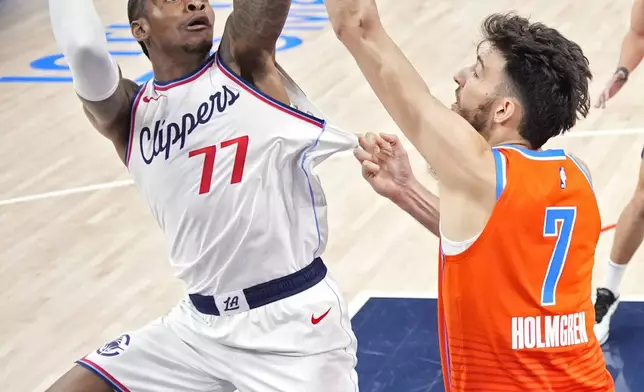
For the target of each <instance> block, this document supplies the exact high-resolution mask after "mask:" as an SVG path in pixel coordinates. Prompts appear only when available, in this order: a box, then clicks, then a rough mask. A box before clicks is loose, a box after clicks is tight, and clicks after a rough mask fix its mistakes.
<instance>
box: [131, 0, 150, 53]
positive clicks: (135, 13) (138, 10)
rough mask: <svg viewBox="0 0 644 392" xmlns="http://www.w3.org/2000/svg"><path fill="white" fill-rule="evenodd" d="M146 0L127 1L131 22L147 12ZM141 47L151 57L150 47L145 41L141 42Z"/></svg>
mask: <svg viewBox="0 0 644 392" xmlns="http://www.w3.org/2000/svg"><path fill="white" fill-rule="evenodd" d="M145 1H146V0H128V2H127V18H128V20H129V22H130V24H131V23H132V21H135V20H137V19H139V18H140V17H141V16H143V14H144V13H145ZM139 45H141V49H142V50H143V53H144V54H145V56H146V57H147V58H150V54H149V53H148V48H146V47H145V44H144V43H143V42H139Z"/></svg>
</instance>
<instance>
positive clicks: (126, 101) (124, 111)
mask: <svg viewBox="0 0 644 392" xmlns="http://www.w3.org/2000/svg"><path fill="white" fill-rule="evenodd" d="M139 88H140V87H139V85H138V84H136V83H135V82H133V81H132V80H129V79H125V78H121V79H120V81H119V85H118V86H117V88H116V90H115V91H114V93H113V94H112V95H111V96H110V97H109V98H107V99H105V100H102V101H88V100H86V99H83V98H81V97H79V98H80V100H81V102H82V103H83V109H84V111H85V115H86V116H87V118H88V119H89V121H90V123H91V124H92V126H93V127H94V128H95V129H96V130H97V131H99V132H100V133H101V135H103V136H105V137H106V138H107V139H109V140H110V141H111V142H112V143H113V144H114V147H115V149H116V151H117V153H118V155H119V157H120V158H121V161H123V162H125V152H126V146H127V142H128V137H129V133H130V109H131V103H132V100H133V99H134V96H135V95H136V93H137V91H138V89H139Z"/></svg>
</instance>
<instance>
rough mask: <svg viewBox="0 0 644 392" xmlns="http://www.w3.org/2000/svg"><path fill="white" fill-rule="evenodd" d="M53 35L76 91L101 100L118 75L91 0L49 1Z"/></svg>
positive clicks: (115, 82)
mask: <svg viewBox="0 0 644 392" xmlns="http://www.w3.org/2000/svg"><path fill="white" fill-rule="evenodd" d="M49 12H50V20H51V27H52V30H53V34H54V38H55V39H56V42H57V44H58V46H59V47H60V49H61V50H62V52H63V54H64V56H65V59H66V60H67V63H68V64H69V68H70V70H71V73H72V78H73V82H74V88H75V90H76V93H77V94H78V95H79V96H80V97H82V98H84V99H86V100H88V101H102V100H105V99H107V98H109V97H110V96H111V95H112V94H113V93H114V92H115V91H116V89H117V87H118V84H119V80H120V75H119V70H118V66H117V65H116V62H115V61H114V59H113V58H112V57H111V56H110V54H109V51H108V48H107V40H106V38H105V30H104V29H103V24H102V23H101V20H100V18H99V16H98V13H97V11H96V9H95V7H94V4H93V2H92V0H49Z"/></svg>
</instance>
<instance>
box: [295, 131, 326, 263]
mask: <svg viewBox="0 0 644 392" xmlns="http://www.w3.org/2000/svg"><path fill="white" fill-rule="evenodd" d="M325 130H326V127H322V130H321V131H320V134H319V135H318V137H317V139H315V143H313V144H312V145H311V146H310V147H309V148H307V149H306V150H305V151H304V153H303V154H302V160H301V161H300V167H301V168H302V171H303V172H304V175H305V176H306V181H307V182H308V183H309V193H310V195H311V207H312V208H313V218H314V219H315V229H316V230H317V234H318V246H317V247H316V248H315V251H313V257H314V258H315V257H316V255H317V253H318V251H319V250H320V246H322V234H321V233H320V223H319V221H318V212H317V211H316V209H315V193H314V192H313V185H312V184H311V179H310V177H309V173H308V171H307V170H306V167H304V163H305V162H306V158H307V155H308V154H309V153H310V152H311V151H313V150H315V148H316V147H317V146H318V145H319V144H320V138H321V137H322V134H323V133H324V131H325Z"/></svg>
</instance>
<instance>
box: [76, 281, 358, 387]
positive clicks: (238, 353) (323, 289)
mask: <svg viewBox="0 0 644 392" xmlns="http://www.w3.org/2000/svg"><path fill="white" fill-rule="evenodd" d="M356 350H357V342H356V337H355V335H354V334H353V331H352V329H351V321H350V319H349V315H348V313H347V305H346V304H345V303H344V301H343V299H342V297H341V295H340V294H339V290H338V288H337V286H336V284H335V283H334V282H333V280H332V279H331V278H330V277H329V276H328V275H327V276H326V277H325V278H324V279H323V280H322V281H320V282H319V283H317V284H316V285H314V286H313V287H311V288H309V289H307V290H306V291H303V292H300V293H299V294H296V295H293V296H291V297H288V298H285V299H281V300H279V301H277V302H272V303H269V304H267V305H264V306H261V307H258V308H254V309H249V310H246V311H242V312H238V313H234V314H223V315H221V316H214V315H206V314H203V313H200V312H199V311H197V309H196V308H195V307H194V305H193V303H192V302H191V301H190V299H188V298H186V299H184V300H182V301H181V302H180V303H179V305H178V306H176V307H175V308H174V309H173V310H172V311H171V312H170V313H169V314H168V315H167V316H165V317H162V318H160V319H158V320H155V321H153V322H152V323H150V324H148V325H146V326H144V327H143V328H141V329H139V330H135V331H132V332H128V333H125V334H123V335H121V336H120V337H119V338H117V339H116V340H114V341H112V342H109V343H107V344H105V345H104V346H103V347H101V348H99V349H98V350H96V351H94V352H92V353H90V354H89V355H87V356H86V357H84V358H83V359H80V360H79V361H77V363H78V364H79V365H81V366H83V367H85V368H86V369H88V370H90V371H92V372H93V373H95V374H96V375H97V376H99V377H101V378H102V379H103V380H104V381H106V382H107V383H108V384H110V385H111V386H112V387H113V388H114V390H115V391H119V392H121V391H132V392H232V391H235V390H236V389H237V390H239V392H357V391H358V377H357V374H356V372H355V365H356V362H357V359H356Z"/></svg>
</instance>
